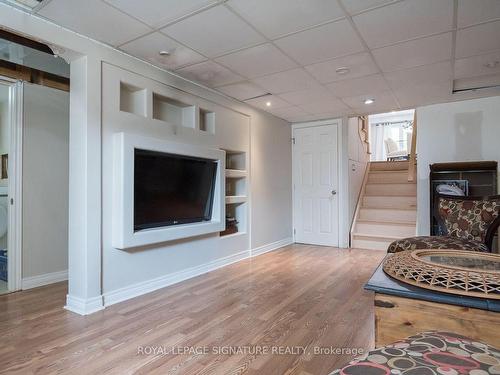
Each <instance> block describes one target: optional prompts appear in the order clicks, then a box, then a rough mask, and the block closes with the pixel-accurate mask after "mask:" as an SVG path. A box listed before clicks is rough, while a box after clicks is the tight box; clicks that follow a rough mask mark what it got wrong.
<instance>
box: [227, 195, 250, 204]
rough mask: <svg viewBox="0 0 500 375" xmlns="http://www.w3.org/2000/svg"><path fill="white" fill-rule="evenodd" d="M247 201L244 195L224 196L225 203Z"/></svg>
mask: <svg viewBox="0 0 500 375" xmlns="http://www.w3.org/2000/svg"><path fill="white" fill-rule="evenodd" d="M246 201H247V196H246V195H228V196H226V204H236V203H245V202H246Z"/></svg>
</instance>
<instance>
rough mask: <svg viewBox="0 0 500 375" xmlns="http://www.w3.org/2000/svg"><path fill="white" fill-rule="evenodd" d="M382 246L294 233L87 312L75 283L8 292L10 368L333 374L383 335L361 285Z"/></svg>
mask: <svg viewBox="0 0 500 375" xmlns="http://www.w3.org/2000/svg"><path fill="white" fill-rule="evenodd" d="M383 255H384V254H383V253H381V252H376V251H369V250H347V249H335V248H329V247H317V246H306V245H292V246H288V247H285V248H283V249H280V250H278V251H274V252H271V253H268V254H264V255H261V256H258V257H255V258H252V259H248V260H244V261H242V262H239V263H236V264H233V265H230V266H228V267H224V268H222V269H219V270H217V271H214V272H210V273H208V274H205V275H202V276H199V277H196V278H193V279H190V280H187V281H185V282H182V283H179V284H176V285H173V286H171V287H168V288H164V289H161V290H158V291H156V292H153V293H150V294H147V295H144V296H141V297H138V298H135V299H133V300H129V301H126V302H123V303H120V304H117V305H114V306H110V307H108V308H106V309H105V310H103V311H100V312H97V313H95V314H92V315H90V316H86V317H82V316H79V315H76V314H73V313H71V312H68V311H66V310H64V309H63V308H62V306H63V305H64V301H65V295H66V283H58V284H53V285H50V286H47V287H41V288H37V289H32V290H29V291H24V292H20V293H15V294H10V295H4V296H0V373H2V374H55V373H57V374H132V373H134V374H199V375H201V374H204V375H206V374H217V375H218V374H264V375H268V374H269V375H274V374H276V375H282V374H298V375H309V374H318V375H321V374H328V373H329V372H330V371H332V370H333V369H335V368H337V367H339V366H341V365H343V364H345V363H347V362H348V361H349V360H350V359H351V358H352V354H351V353H348V350H349V348H355V349H357V348H362V349H365V350H366V349H371V348H372V347H373V343H374V327H373V325H374V318H373V314H374V312H373V295H372V293H370V292H366V291H364V290H363V288H362V286H363V284H364V282H365V281H367V280H368V278H369V277H370V275H371V273H372V271H373V270H374V269H375V268H376V266H377V264H378V263H379V262H380V261H381V259H382V258H383ZM190 346H191V347H192V348H185V347H190ZM238 346H239V349H238ZM300 347H307V348H306V349H305V350H303V349H301V348H300ZM330 347H334V348H347V349H344V354H340V355H335V354H333V355H328V354H322V355H315V354H314V350H320V349H318V348H321V350H323V351H324V352H326V350H328V349H329V348H330ZM154 348H156V349H154ZM259 348H260V349H259ZM315 348H316V349H315ZM153 350H156V351H154V352H153ZM172 350H177V352H178V353H174V354H172V353H171V352H170V351H172ZM222 350H233V351H235V350H240V352H236V353H232V354H231V353H229V354H226V353H225V352H222ZM245 350H246V352H241V351H245ZM258 350H260V351H266V350H267V351H269V352H271V353H265V352H264V353H259V352H257V351H258ZM277 350H285V351H286V350H288V351H290V350H294V351H295V352H294V353H289V352H287V353H284V354H278V353H276V351H277ZM162 351H163V352H162ZM183 351H184V352H183ZM195 351H196V352H195ZM204 351H206V352H208V353H205V352H204ZM273 351H274V353H273Z"/></svg>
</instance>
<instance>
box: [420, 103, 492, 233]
mask: <svg viewBox="0 0 500 375" xmlns="http://www.w3.org/2000/svg"><path fill="white" fill-rule="evenodd" d="M417 121H418V136H417V153H418V166H417V174H418V176H417V177H418V185H417V208H418V221H417V233H418V234H419V235H428V234H429V231H430V222H429V220H430V218H429V210H430V208H429V206H430V202H429V199H430V198H429V194H430V192H429V165H430V164H433V163H441V162H457V161H479V160H494V161H499V162H500V144H499V141H500V96H495V97H490V98H483V99H474V100H465V101H460V102H453V103H445V104H435V105H429V106H425V107H419V108H417Z"/></svg>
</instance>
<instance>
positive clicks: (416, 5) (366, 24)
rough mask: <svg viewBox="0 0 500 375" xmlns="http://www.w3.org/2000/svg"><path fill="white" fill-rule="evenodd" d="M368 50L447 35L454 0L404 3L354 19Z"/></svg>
mask: <svg viewBox="0 0 500 375" xmlns="http://www.w3.org/2000/svg"><path fill="white" fill-rule="evenodd" d="M353 21H354V23H355V24H356V26H357V28H358V30H359V32H360V33H361V36H362V37H363V39H364V40H365V41H366V43H367V44H368V46H369V47H370V48H377V47H382V46H384V45H388V44H392V43H396V42H400V41H404V40H408V39H412V38H416V37H419V36H424V35H429V34H434V33H439V32H443V31H448V30H450V29H451V28H452V27H453V0H439V1H436V0H406V1H401V2H397V3H394V4H391V5H388V6H385V7H382V8H377V9H374V10H371V11H369V12H366V13H362V14H360V15H357V16H354V17H353Z"/></svg>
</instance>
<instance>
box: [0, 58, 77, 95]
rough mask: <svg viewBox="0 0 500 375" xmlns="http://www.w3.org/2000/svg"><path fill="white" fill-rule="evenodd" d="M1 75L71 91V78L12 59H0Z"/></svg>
mask: <svg viewBox="0 0 500 375" xmlns="http://www.w3.org/2000/svg"><path fill="white" fill-rule="evenodd" d="M0 75H2V76H5V77H9V78H13V79H19V80H21V81H25V82H30V83H34V84H37V85H42V86H47V87H52V88H54V89H58V90H63V91H68V92H69V89H70V81H69V78H66V77H61V76H58V75H55V74H52V73H48V72H44V71H42V70H38V69H34V68H29V67H27V66H23V65H19V64H15V63H13V62H10V61H5V60H0Z"/></svg>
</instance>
